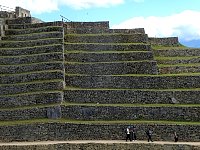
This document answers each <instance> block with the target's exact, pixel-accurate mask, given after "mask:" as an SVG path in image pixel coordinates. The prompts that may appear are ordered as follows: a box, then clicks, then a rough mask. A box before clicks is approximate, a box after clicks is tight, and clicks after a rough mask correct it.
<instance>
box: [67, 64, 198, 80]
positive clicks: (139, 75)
mask: <svg viewBox="0 0 200 150" xmlns="http://www.w3.org/2000/svg"><path fill="white" fill-rule="evenodd" d="M159 67H162V66H159ZM65 75H66V76H91V75H90V74H65ZM92 76H99V77H155V78H156V77H172V76H174V77H179V76H200V72H199V73H180V74H155V75H152V74H119V75H118V74H112V75H92Z"/></svg>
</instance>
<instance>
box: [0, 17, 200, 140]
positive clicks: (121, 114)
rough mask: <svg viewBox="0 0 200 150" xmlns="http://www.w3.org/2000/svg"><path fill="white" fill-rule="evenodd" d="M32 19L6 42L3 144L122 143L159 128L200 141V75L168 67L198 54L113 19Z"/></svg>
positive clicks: (12, 27) (16, 25)
mask: <svg viewBox="0 0 200 150" xmlns="http://www.w3.org/2000/svg"><path fill="white" fill-rule="evenodd" d="M24 22H26V21H21V20H16V21H13V20H12V21H8V22H7V23H8V30H6V32H5V33H6V37H4V38H3V40H2V41H0V45H1V46H0V47H1V48H0V55H1V56H0V73H1V75H0V107H1V109H0V114H1V116H0V120H1V121H0V141H37V140H93V139H98V140H117V139H120V140H121V139H124V138H125V133H124V129H125V128H126V127H127V126H129V125H134V126H136V129H137V136H138V139H146V135H145V131H146V130H147V129H148V128H152V129H153V130H154V135H153V139H154V140H165V141H172V140H173V132H174V131H176V132H177V133H178V135H179V136H180V138H179V139H180V140H181V141H199V139H200V134H199V129H200V123H199V115H200V111H199V110H200V109H199V107H200V105H199V104H200V101H199V99H200V96H199V95H200V94H199V92H200V90H199V89H200V85H199V79H200V76H199V74H198V72H196V73H192V74H189V73H187V74H186V73H185V72H184V71H181V72H177V69H176V68H175V69H174V70H175V71H174V72H170V71H169V69H168V71H164V70H167V69H166V68H163V66H164V65H166V64H170V65H171V64H173V63H174V64H177V61H178V62H179V64H184V63H187V62H188V61H189V62H191V64H193V62H194V61H198V55H197V54H198V53H199V50H198V49H188V48H184V49H181V50H179V49H180V48H181V47H166V46H165V47H164V48H163V47H161V48H162V49H160V47H159V46H157V47H156V46H155V47H152V46H151V45H150V43H149V40H148V36H147V34H145V32H144V29H131V30H123V29H118V30H117V29H109V24H108V22H95V23H90V22H86V23H84V22H83V23H81V22H68V23H65V24H62V22H49V23H36V24H31V21H30V20H29V21H27V22H26V23H24ZM62 25H63V26H62ZM63 27H64V28H63ZM63 31H64V32H63ZM63 33H64V34H63ZM177 49H178V50H177ZM182 53H185V54H188V55H189V56H190V57H192V58H191V59H188V58H183V59H182V58H181V59H180V57H182V55H184V54H182ZM176 54H179V55H176ZM185 56H187V55H184V57H185ZM172 57H173V58H175V59H172ZM193 57H194V58H193ZM195 59H196V60H195ZM174 60H176V61H174ZM192 61H193V62H192ZM191 69H192V67H191ZM188 72H192V71H188ZM22 131H23V132H22Z"/></svg>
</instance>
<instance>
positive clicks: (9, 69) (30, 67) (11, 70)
mask: <svg viewBox="0 0 200 150" xmlns="http://www.w3.org/2000/svg"><path fill="white" fill-rule="evenodd" d="M63 69H64V65H63V62H56V61H51V62H42V63H32V64H21V65H0V74H19V73H25V72H35V71H44V70H46V71H47V70H63Z"/></svg>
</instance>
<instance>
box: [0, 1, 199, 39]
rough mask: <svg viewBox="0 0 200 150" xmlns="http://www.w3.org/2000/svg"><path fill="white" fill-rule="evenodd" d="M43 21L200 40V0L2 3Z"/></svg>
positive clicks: (1, 2)
mask: <svg viewBox="0 0 200 150" xmlns="http://www.w3.org/2000/svg"><path fill="white" fill-rule="evenodd" d="M0 5H4V6H9V7H13V8H14V7H15V6H21V7H23V8H26V9H29V10H31V14H32V16H34V17H37V18H40V19H42V20H44V21H57V20H61V17H60V15H63V16H65V17H67V18H68V19H70V20H71V21H109V22H110V27H111V28H138V27H139V28H141V27H142V28H145V31H146V33H147V34H149V36H152V37H166V36H178V37H179V39H180V40H182V41H190V40H200V20H199V18H200V0H0Z"/></svg>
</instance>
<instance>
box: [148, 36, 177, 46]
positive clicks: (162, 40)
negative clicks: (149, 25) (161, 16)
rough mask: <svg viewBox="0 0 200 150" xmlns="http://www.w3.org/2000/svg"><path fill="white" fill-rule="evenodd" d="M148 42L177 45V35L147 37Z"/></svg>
mask: <svg viewBox="0 0 200 150" xmlns="http://www.w3.org/2000/svg"><path fill="white" fill-rule="evenodd" d="M149 43H151V44H152V45H164V46H178V45H179V41H178V37H168V38H153V37H150V38H149Z"/></svg>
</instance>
